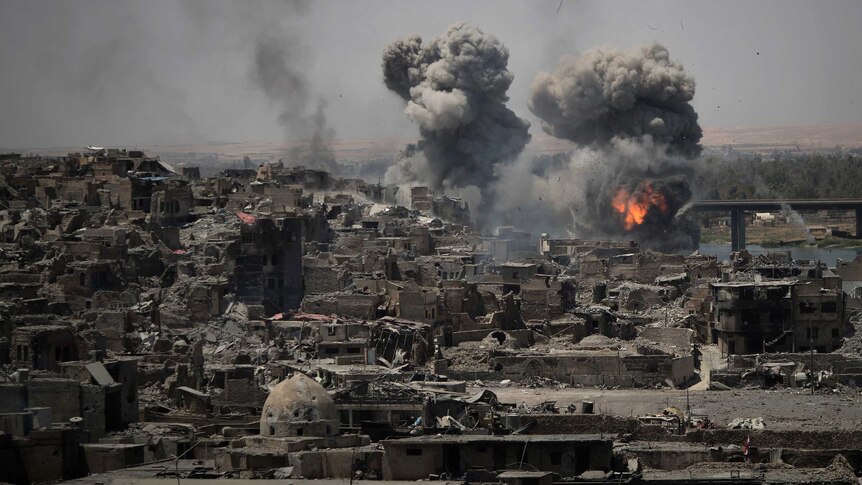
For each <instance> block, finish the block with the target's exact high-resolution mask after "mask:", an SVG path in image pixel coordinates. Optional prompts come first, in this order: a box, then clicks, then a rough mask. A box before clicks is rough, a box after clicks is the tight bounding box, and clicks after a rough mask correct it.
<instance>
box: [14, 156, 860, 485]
mask: <svg viewBox="0 0 862 485" xmlns="http://www.w3.org/2000/svg"><path fill="white" fill-rule="evenodd" d="M398 192H399V188H398V187H395V186H385V185H381V184H370V183H366V182H363V181H361V180H355V179H341V178H337V177H335V176H334V175H332V174H330V173H328V172H326V171H322V170H312V169H307V168H304V167H290V166H286V165H285V164H284V163H281V162H277V163H264V164H260V166H259V167H258V168H257V169H256V170H253V169H246V170H225V171H224V172H222V173H220V174H218V175H216V176H212V177H201V171H200V170H198V167H182V170H181V173H177V172H176V171H175V170H174V169H173V168H171V167H170V166H169V165H168V164H166V163H163V162H162V161H161V160H160V159H159V158H158V157H150V156H148V155H147V154H146V153H144V152H143V151H140V150H125V149H113V148H111V149H93V150H91V151H89V152H88V153H84V154H80V153H73V154H69V155H68V156H65V157H56V158H48V157H39V156H22V155H18V154H4V155H0V208H2V210H0V463H3V464H4V466H2V467H0V481H2V482H9V483H36V482H47V481H63V480H72V481H77V482H79V483H85V482H86V483H105V480H115V479H117V480H120V479H123V478H126V479H130V478H161V479H170V480H174V479H175V480H177V481H179V479H180V478H183V479H195V478H261V479H282V480H283V479H290V480H291V482H292V483H302V482H303V480H306V479H339V480H347V479H350V480H353V479H363V480H379V481H406V480H411V481H412V480H425V479H434V480H446V481H455V482H489V483H507V484H525V485H526V484H527V483H539V482H541V483H551V482H552V481H554V482H559V481H571V482H589V483H686V482H691V483H695V482H697V483H707V482H708V481H709V480H712V479H717V478H716V477H718V476H719V475H721V476H722V477H724V476H727V477H737V478H738V479H739V480H737V481H735V482H732V483H737V482H740V481H745V482H746V483H750V482H757V483H779V482H781V483H787V482H792V481H794V480H793V479H792V478H794V477H805V480H807V481H805V483H854V482H855V480H856V478H855V475H856V474H858V472H859V471H860V470H862V453H860V451H859V450H860V449H862V431H860V429H862V428H859V427H855V428H846V429H843V428H842V429H832V428H830V427H829V426H828V425H826V424H824V426H823V427H822V428H814V429H806V430H804V431H794V430H792V429H787V428H782V427H781V426H779V428H778V429H773V428H772V422H773V421H772V419H771V418H763V417H756V418H750V417H745V416H738V417H737V418H738V419H732V420H728V421H726V422H719V421H718V420H715V419H711V418H710V416H709V415H707V414H704V413H702V412H700V411H699V410H698V409H694V408H692V407H691V406H689V405H686V406H679V405H677V406H671V405H670V404H669V403H668V405H666V406H655V409H653V410H652V411H651V412H644V413H637V415H635V413H634V412H632V413H630V414H629V415H628V416H626V415H620V414H619V413H617V414H612V413H606V412H603V411H602V409H601V408H599V407H598V406H596V401H595V397H593V396H594V395H602V396H603V395H604V394H596V393H602V392H606V391H619V392H630V393H642V395H643V396H647V395H650V396H675V397H676V398H680V399H681V396H683V395H685V396H686V399H688V398H689V395H688V392H691V393H692V395H694V396H695V397H696V398H699V396H717V395H718V396H721V395H724V396H727V397H728V398H729V399H730V398H731V396H732V395H733V394H732V393H736V392H742V391H745V392H749V391H751V392H755V391H756V392H777V390H787V391H789V392H800V391H804V392H810V393H811V394H816V395H817V396H820V397H821V398H823V399H827V398H828V399H849V400H851V401H853V402H856V400H858V397H859V391H858V390H857V388H858V386H859V385H860V384H862V358H860V352H862V343H860V340H859V339H860V338H862V337H860V335H862V332H859V331H857V329H859V326H860V325H862V323H860V322H862V318H860V315H862V313H860V308H862V304H860V301H862V299H860V298H858V293H857V292H846V291H845V288H848V284H852V283H853V282H855V281H856V280H854V279H852V278H854V277H855V276H854V275H855V274H856V273H857V269H858V268H856V265H858V262H854V263H853V264H850V263H847V264H839V265H838V267H837V268H829V267H827V266H826V265H824V264H822V263H820V262H817V261H794V260H792V259H790V258H789V255H786V254H780V253H779V254H770V255H765V256H758V257H753V256H752V255H750V254H749V253H747V252H746V251H744V250H743V251H740V252H737V253H734V254H733V255H732V257H731V258H730V260H729V261H717V260H716V258H714V257H709V256H705V255H702V254H699V253H694V254H690V255H681V254H663V253H657V252H653V251H649V250H645V249H641V248H640V247H639V246H638V245H637V243H634V242H628V241H625V242H620V241H590V240H581V239H574V238H567V239H564V238H559V239H555V238H551V237H549V236H548V235H544V234H543V235H540V236H538V237H534V235H531V234H528V233H525V232H523V231H520V230H519V229H517V228H515V227H499V228H496V229H495V230H493V231H490V230H481V229H477V228H476V227H474V226H473V223H472V222H471V221H472V219H471V217H470V207H469V206H468V205H467V203H466V202H465V201H463V200H460V199H455V198H451V197H446V196H442V195H439V194H434V193H433V192H432V191H431V190H430V189H429V188H427V187H413V188H412V189H411V190H410V191H409V193H407V194H398ZM401 200H407V201H409V202H405V204H406V205H400V204H399V203H398V202H397V201H401ZM860 274H862V273H860ZM860 279H862V278H860ZM854 288H855V286H854ZM710 388H711V389H721V390H725V392H724V393H720V392H713V391H711V390H708V389H710ZM510 392H511V393H516V392H520V393H523V397H525V398H526V397H527V396H536V398H535V399H533V400H531V401H530V402H529V403H528V402H527V401H526V399H520V400H519V399H517V397H521V396H520V395H517V394H514V395H510V394H509V393H510ZM504 393H505V395H506V396H507V397H506V398H503V397H501V395H503V394H504ZM512 396H514V398H513V397H512ZM556 396H568V398H567V399H568V400H569V402H566V403H565V404H563V402H562V401H561V400H560V399H558V398H557V397H556ZM572 396H579V397H581V399H580V400H579V401H578V400H574V401H573V400H572V399H575V398H572ZM668 400H669V398H668ZM841 402H843V401H841ZM599 405H601V403H599ZM847 406H850V405H849V404H848V405H847ZM765 422H769V423H770V427H769V428H767V427H766V425H765V424H764V423H765ZM824 423H826V421H824ZM154 464H161V465H164V466H162V467H161V468H159V467H155V466H154ZM788 477H790V478H788ZM709 483H712V482H709Z"/></svg>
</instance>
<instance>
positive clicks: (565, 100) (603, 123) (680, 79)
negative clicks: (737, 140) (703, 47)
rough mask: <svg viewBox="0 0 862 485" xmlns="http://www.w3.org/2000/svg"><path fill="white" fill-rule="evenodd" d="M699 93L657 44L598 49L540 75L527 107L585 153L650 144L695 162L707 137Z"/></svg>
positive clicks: (546, 127) (544, 124) (567, 59)
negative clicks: (635, 142)
mask: <svg viewBox="0 0 862 485" xmlns="http://www.w3.org/2000/svg"><path fill="white" fill-rule="evenodd" d="M694 86H695V83H694V79H693V78H692V77H690V76H688V75H687V74H686V73H685V72H684V71H683V69H682V66H681V65H679V64H677V63H675V62H673V61H671V60H670V55H669V54H668V51H667V49H666V48H664V47H663V46H661V45H659V44H651V45H646V46H641V47H637V48H634V49H631V50H627V51H622V50H619V49H613V48H598V49H593V50H590V51H588V52H586V53H585V54H584V55H582V56H581V57H577V58H572V57H565V58H563V59H562V61H561V62H560V65H559V66H558V67H557V71H556V72H555V73H554V74H550V73H547V72H542V73H539V74H538V75H537V76H536V78H535V79H534V80H533V85H532V88H531V92H530V101H529V106H530V110H531V111H532V112H533V113H535V114H536V116H538V117H539V118H541V119H542V128H543V129H544V130H545V131H546V132H548V133H549V134H551V135H553V136H555V137H557V138H565V139H568V140H572V141H573V142H575V143H578V144H580V145H593V146H606V145H607V144H608V143H609V142H610V141H611V139H613V138H614V137H624V138H638V137H644V136H650V137H651V138H652V140H653V141H654V142H656V143H662V144H665V145H667V147H668V149H669V151H670V152H676V153H680V154H683V155H688V156H694V155H698V154H699V153H700V148H701V147H700V145H699V143H698V142H699V141H700V138H701V136H702V135H703V132H702V131H701V128H700V125H698V123H697V113H695V111H694V108H693V107H692V106H691V104H690V102H691V100H692V98H694Z"/></svg>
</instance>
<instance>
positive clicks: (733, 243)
mask: <svg viewBox="0 0 862 485" xmlns="http://www.w3.org/2000/svg"><path fill="white" fill-rule="evenodd" d="M738 219H739V211H738V210H736V209H731V210H730V250H731V251H734V252H736V251H739V233H738V231H739V227H738V226H739V221H738Z"/></svg>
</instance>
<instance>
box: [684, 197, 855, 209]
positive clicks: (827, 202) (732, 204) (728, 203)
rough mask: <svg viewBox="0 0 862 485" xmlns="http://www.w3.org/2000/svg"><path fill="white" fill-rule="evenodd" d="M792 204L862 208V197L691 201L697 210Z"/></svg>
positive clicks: (778, 207) (808, 206) (803, 207)
mask: <svg viewBox="0 0 862 485" xmlns="http://www.w3.org/2000/svg"><path fill="white" fill-rule="evenodd" d="M785 206H790V207H791V208H793V209H796V210H829V209H833V210H855V209H862V199H788V200H779V199H741V200H696V201H693V202H691V203H690V209H691V210H695V211H728V210H734V209H735V210H748V211H757V210H763V211H772V210H781V209H782V208H783V207H785Z"/></svg>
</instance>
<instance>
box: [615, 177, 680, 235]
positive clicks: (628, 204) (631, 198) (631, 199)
mask: <svg viewBox="0 0 862 485" xmlns="http://www.w3.org/2000/svg"><path fill="white" fill-rule="evenodd" d="M611 206H612V207H613V208H614V210H615V211H617V212H618V213H619V214H620V215H621V216H622V222H623V227H625V229H626V230H627V231H631V230H632V229H634V227H635V226H638V225H640V224H642V223H643V221H644V218H645V217H646V215H647V214H648V213H649V211H650V208H651V207H656V208H658V210H660V211H661V212H662V213H665V214H667V212H668V206H667V201H666V200H665V198H664V195H663V194H662V193H661V192H658V191H656V190H654V189H653V188H652V184H651V183H650V181H649V180H644V181H642V182H640V183H639V184H638V186H637V188H636V189H635V191H634V192H633V193H632V192H629V191H628V189H626V188H625V187H620V188H618V189H617V193H616V194H615V195H614V198H613V200H611Z"/></svg>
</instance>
